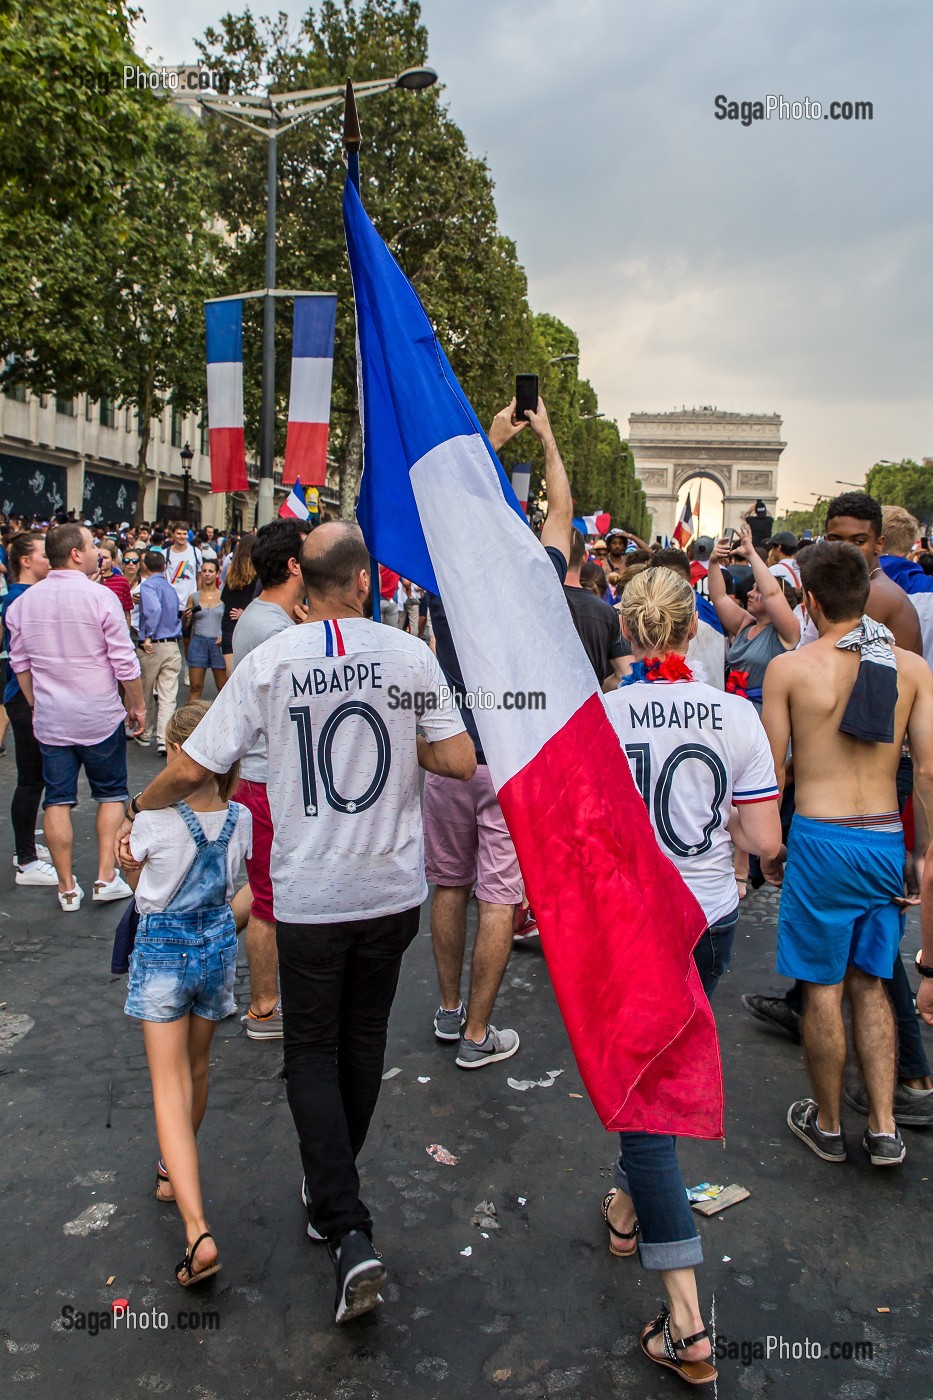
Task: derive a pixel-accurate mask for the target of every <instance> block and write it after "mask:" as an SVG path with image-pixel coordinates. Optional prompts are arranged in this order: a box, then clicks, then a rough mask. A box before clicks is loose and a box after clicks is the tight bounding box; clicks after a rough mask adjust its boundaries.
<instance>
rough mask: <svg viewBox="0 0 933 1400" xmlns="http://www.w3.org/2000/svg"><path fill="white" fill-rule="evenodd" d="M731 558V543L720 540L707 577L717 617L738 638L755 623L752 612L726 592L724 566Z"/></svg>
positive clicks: (715, 548)
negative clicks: (745, 628)
mask: <svg viewBox="0 0 933 1400" xmlns="http://www.w3.org/2000/svg"><path fill="white" fill-rule="evenodd" d="M728 558H729V541H728V540H720V541H719V543H718V544H717V545H715V546H714V548H713V552H712V554H711V555H710V557H709V570H708V573H707V576H706V582H707V586H708V587H709V600H710V602H711V603H712V605H713V607H714V608H715V609H716V616H717V617H718V618H719V621H720V622H721V623H722V625H723V627H724V628H725V629H726V631H727V632H728V633H729V636H730V637H737V636H738V635H739V633H740V632H741V631H742V629H743V627H750V626H751V624H752V623H753V622H754V621H755V619H754V618H753V617H752V615H751V613H750V612H746V610H745V609H744V608H743V607H740V606H739V604H738V603H737V602H736V601H735V599H734V598H730V597H729V594H728V593H727V592H726V580H725V579H724V578H723V576H722V565H723V564H724V563H725V561H726V560H727V559H728Z"/></svg>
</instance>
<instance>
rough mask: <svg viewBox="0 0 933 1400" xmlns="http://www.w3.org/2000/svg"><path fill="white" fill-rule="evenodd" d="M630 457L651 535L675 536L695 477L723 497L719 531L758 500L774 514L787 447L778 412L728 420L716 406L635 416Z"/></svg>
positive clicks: (729, 416)
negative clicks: (683, 498)
mask: <svg viewBox="0 0 933 1400" xmlns="http://www.w3.org/2000/svg"><path fill="white" fill-rule="evenodd" d="M628 442H629V450H630V451H631V453H632V458H633V460H634V464H635V475H636V476H637V477H638V479H639V481H640V482H641V484H642V486H643V488H644V491H645V495H646V496H647V498H648V509H649V510H650V511H651V515H652V527H651V533H652V536H656V535H660V536H661V537H662V538H663V537H664V536H665V535H667V536H668V537H670V536H672V535H673V533H674V526H675V524H676V521H677V497H678V495H679V493H680V491H681V489H682V488H683V486H684V485H685V484H686V483H687V482H688V481H690V480H692V479H693V478H695V477H700V478H706V479H707V480H710V481H714V482H716V484H717V485H718V486H719V487H720V488H721V490H722V495H723V517H724V518H723V524H724V525H725V527H726V528H728V527H729V526H730V525H736V524H737V523H738V521H739V520H740V519H741V518H742V516H744V515H745V513H746V511H747V510H749V509H750V507H751V506H753V505H754V504H755V502H756V501H757V500H762V501H764V503H765V505H766V506H767V507H768V511H769V514H771V515H776V514H777V497H778V465H779V462H780V457H781V453H782V452H783V451H784V448H785V447H786V446H787V444H786V443H785V442H784V441H782V439H781V417H780V414H777V413H730V412H724V411H722V410H721V409H718V408H713V407H702V408H688V409H681V410H680V411H679V412H673V413H633V414H632V415H631V416H630V418H629V436H628Z"/></svg>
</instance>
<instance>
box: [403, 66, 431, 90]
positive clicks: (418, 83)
mask: <svg viewBox="0 0 933 1400" xmlns="http://www.w3.org/2000/svg"><path fill="white" fill-rule="evenodd" d="M436 82H437V73H436V72H435V71H434V69H433V68H406V69H405V70H404V72H402V73H399V75H398V77H397V78H396V80H395V86H396V87H400V88H405V89H406V90H407V91H408V92H421V91H422V89H423V88H429V87H433V86H434V84H435V83H436Z"/></svg>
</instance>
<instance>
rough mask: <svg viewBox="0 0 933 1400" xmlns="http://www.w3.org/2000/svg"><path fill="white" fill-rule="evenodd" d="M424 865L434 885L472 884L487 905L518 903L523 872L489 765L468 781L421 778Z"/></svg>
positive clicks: (519, 901)
mask: <svg viewBox="0 0 933 1400" xmlns="http://www.w3.org/2000/svg"><path fill="white" fill-rule="evenodd" d="M424 866H425V874H426V875H427V878H428V880H429V881H430V882H431V884H432V885H444V886H445V887H447V888H453V887H460V886H463V885H472V884H473V883H474V882H475V884H476V895H477V898H478V899H482V900H485V901H486V903H487V904H520V903H521V900H522V874H521V871H520V870H519V868H518V861H517V859H516V857H515V847H514V846H513V845H512V838H511V836H510V835H509V832H508V827H507V826H506V824H505V818H504V817H503V815H502V808H501V807H500V806H499V801H498V798H497V797H496V793H495V789H494V788H493V785H492V779H491V778H490V776H489V769H488V768H487V767H486V765H485V763H480V764H479V765H478V767H477V769H476V772H475V773H474V774H473V777H472V778H471V779H470V781H469V782H468V783H463V782H461V781H460V780H459V779H458V778H441V777H438V775H437V774H436V773H426V774H425V776H424Z"/></svg>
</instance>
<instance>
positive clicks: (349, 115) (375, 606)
mask: <svg viewBox="0 0 933 1400" xmlns="http://www.w3.org/2000/svg"><path fill="white" fill-rule="evenodd" d="M362 144H363V134H362V132H361V131H360V117H359V113H358V112H357V110H356V98H355V97H354V96H353V84H352V82H351V81H350V79H349V78H348V79H347V86H346V93H345V96H344V104H343V150H344V156H345V158H346V163H347V179H348V180H349V181H350V183H351V184H352V185H353V188H354V189H355V190H356V192H357V194H359V193H360V147H361V146H362ZM369 578H370V590H371V592H372V604H371V606H372V615H373V621H374V622H381V621H382V612H381V610H380V606H379V596H380V595H379V564H378V562H377V561H376V560H375V559H374V558H373V556H372V555H370V556H369Z"/></svg>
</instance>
